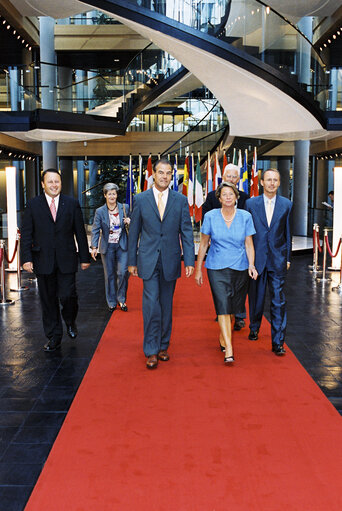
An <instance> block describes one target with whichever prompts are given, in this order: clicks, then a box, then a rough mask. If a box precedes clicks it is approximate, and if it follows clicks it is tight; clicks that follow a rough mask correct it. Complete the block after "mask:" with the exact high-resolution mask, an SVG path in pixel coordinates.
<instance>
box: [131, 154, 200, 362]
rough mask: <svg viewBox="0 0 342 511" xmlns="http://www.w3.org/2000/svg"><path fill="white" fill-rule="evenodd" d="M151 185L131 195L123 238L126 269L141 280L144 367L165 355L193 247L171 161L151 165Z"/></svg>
mask: <svg viewBox="0 0 342 511" xmlns="http://www.w3.org/2000/svg"><path fill="white" fill-rule="evenodd" d="M152 174H153V180H154V184H153V187H152V188H150V189H149V190H147V191H145V192H143V193H141V194H139V195H137V196H136V197H135V200H134V207H133V212H132V218H131V224H130V231H129V237H128V271H129V272H130V273H131V274H132V275H134V276H139V277H140V278H142V279H143V281H144V291H143V319H144V353H145V355H146V357H147V363H146V366H147V368H148V369H154V368H156V367H157V365H158V360H162V361H165V362H166V361H167V360H169V354H168V352H167V350H168V347H169V342H170V336H171V328H172V302H173V293H174V290H175V286H176V280H177V279H178V278H179V277H180V275H181V249H183V256H184V265H185V275H186V276H187V277H190V276H191V275H192V274H193V271H194V265H195V250H194V241H193V232H192V225H191V220H190V214H189V207H188V202H187V199H186V197H185V196H184V195H182V194H180V193H176V192H174V191H173V190H170V189H169V185H170V183H171V179H172V165H171V163H170V162H169V160H167V159H164V158H163V159H160V160H158V161H157V162H156V163H155V164H154V168H153V173H152Z"/></svg>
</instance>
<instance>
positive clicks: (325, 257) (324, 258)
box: [317, 227, 331, 283]
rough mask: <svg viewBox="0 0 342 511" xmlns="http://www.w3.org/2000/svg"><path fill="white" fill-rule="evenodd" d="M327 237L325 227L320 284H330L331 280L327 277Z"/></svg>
mask: <svg viewBox="0 0 342 511" xmlns="http://www.w3.org/2000/svg"><path fill="white" fill-rule="evenodd" d="M327 236H328V229H327V228H326V227H325V228H324V238H323V275H322V277H321V278H320V277H318V278H317V280H319V281H320V282H323V283H324V282H328V281H329V280H331V278H330V277H326V271H327V242H326V239H327Z"/></svg>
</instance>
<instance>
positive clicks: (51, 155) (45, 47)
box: [39, 16, 57, 170]
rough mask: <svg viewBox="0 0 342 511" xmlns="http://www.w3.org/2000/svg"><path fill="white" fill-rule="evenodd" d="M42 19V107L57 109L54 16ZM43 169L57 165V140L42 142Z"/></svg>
mask: <svg viewBox="0 0 342 511" xmlns="http://www.w3.org/2000/svg"><path fill="white" fill-rule="evenodd" d="M39 21H40V60H41V90H42V93H41V98H42V108H45V109H48V110H55V109H56V91H57V87H56V86H57V80H56V65H55V64H56V54H55V47H54V27H55V21H54V19H53V18H50V17H45V16H41V17H40V18H39ZM42 152H43V169H44V170H46V169H48V168H56V167H57V142H55V141H46V142H42Z"/></svg>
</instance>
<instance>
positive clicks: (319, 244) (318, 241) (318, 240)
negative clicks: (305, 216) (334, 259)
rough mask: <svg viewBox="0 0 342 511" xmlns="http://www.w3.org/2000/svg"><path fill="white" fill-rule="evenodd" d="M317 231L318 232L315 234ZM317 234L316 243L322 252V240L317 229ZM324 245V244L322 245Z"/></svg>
mask: <svg viewBox="0 0 342 511" xmlns="http://www.w3.org/2000/svg"><path fill="white" fill-rule="evenodd" d="M315 233H316V234H315ZM315 236H316V243H317V245H318V251H319V252H322V247H321V242H320V239H319V234H318V231H316V229H315V230H314V237H315ZM322 246H323V245H322Z"/></svg>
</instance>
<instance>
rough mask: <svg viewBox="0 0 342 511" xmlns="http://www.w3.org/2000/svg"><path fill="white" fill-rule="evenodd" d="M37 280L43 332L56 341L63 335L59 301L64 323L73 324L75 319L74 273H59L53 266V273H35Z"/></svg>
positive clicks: (75, 294) (76, 308) (75, 293)
mask: <svg viewBox="0 0 342 511" xmlns="http://www.w3.org/2000/svg"><path fill="white" fill-rule="evenodd" d="M37 281H38V290H39V296H40V303H41V308H42V317H43V328H44V333H45V335H46V337H47V338H48V339H54V340H56V341H58V340H60V339H61V338H62V335H63V325H62V320H61V313H60V307H59V303H61V305H62V316H63V319H64V321H65V324H66V325H67V326H68V325H73V324H74V323H75V320H76V316H77V311H78V299H77V291H76V274H75V273H61V272H60V271H59V270H58V268H56V267H55V269H54V271H53V273H50V274H48V275H38V274H37Z"/></svg>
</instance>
